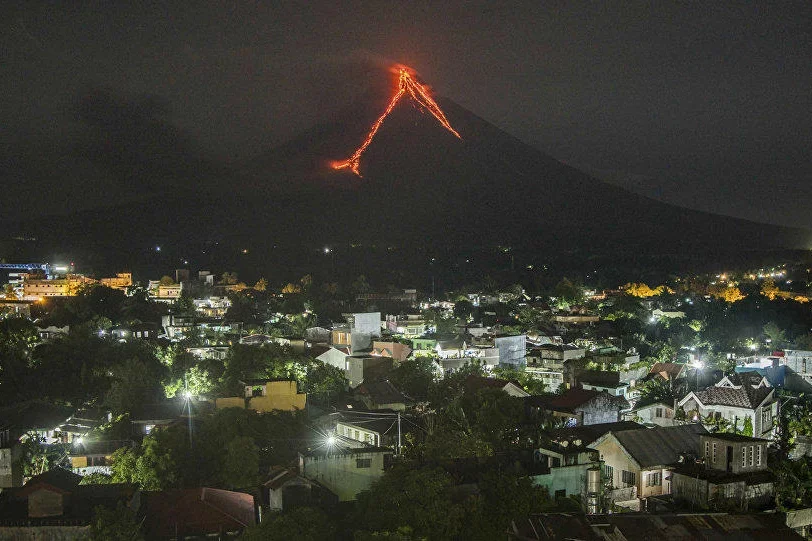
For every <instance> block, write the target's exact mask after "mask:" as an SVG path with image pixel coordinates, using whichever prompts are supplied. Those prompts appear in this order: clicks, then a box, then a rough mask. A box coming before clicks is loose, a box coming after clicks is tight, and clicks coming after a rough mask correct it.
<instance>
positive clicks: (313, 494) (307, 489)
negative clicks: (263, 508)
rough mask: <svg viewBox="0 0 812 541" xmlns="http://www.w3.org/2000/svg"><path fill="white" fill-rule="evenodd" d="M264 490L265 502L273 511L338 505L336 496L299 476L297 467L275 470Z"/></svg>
mask: <svg viewBox="0 0 812 541" xmlns="http://www.w3.org/2000/svg"><path fill="white" fill-rule="evenodd" d="M262 488H263V492H264V494H263V496H264V499H265V502H266V503H267V506H268V509H270V510H271V511H283V510H285V509H291V508H294V507H300V506H310V507H330V506H333V505H335V504H336V503H338V498H337V497H336V495H335V494H333V493H332V492H330V491H329V490H327V489H326V488H324V487H322V486H321V485H319V484H318V483H316V482H315V481H312V480H310V479H306V478H304V477H302V476H301V475H299V470H298V469H297V468H295V467H292V468H282V467H275V468H273V469H272V470H271V473H270V475H269V476H268V480H267V481H266V482H265V483H263V485H262Z"/></svg>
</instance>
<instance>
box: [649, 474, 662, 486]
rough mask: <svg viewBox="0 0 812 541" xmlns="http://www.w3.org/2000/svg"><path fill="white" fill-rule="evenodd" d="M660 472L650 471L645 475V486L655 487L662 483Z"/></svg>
mask: <svg viewBox="0 0 812 541" xmlns="http://www.w3.org/2000/svg"><path fill="white" fill-rule="evenodd" d="M662 475H663V474H662V472H652V473H649V474H648V475H647V476H646V486H649V487H656V486H660V485H662V484H663V477H662Z"/></svg>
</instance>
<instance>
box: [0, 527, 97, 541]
mask: <svg viewBox="0 0 812 541" xmlns="http://www.w3.org/2000/svg"><path fill="white" fill-rule="evenodd" d="M89 531H90V526H27V527H21V528H0V538H2V539H4V540H5V541H68V540H73V539H86V538H87V537H86V536H87V535H88V532H89Z"/></svg>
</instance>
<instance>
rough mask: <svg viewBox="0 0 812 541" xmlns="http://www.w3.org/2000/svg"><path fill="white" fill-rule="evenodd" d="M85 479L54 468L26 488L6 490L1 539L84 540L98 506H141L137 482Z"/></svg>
mask: <svg viewBox="0 0 812 541" xmlns="http://www.w3.org/2000/svg"><path fill="white" fill-rule="evenodd" d="M81 480H82V477H81V476H80V475H76V474H74V473H71V472H69V471H67V470H63V469H62V468H53V469H51V470H48V471H46V472H45V473H42V474H40V475H36V476H34V477H32V478H31V479H29V480H28V482H27V483H26V484H25V485H23V486H22V487H17V488H10V489H5V490H4V491H3V495H2V499H0V538H2V539H81V538H83V537H84V536H85V535H86V534H87V531H88V527H89V526H90V523H91V521H92V520H93V517H94V514H95V510H96V508H97V507H99V506H102V507H106V508H107V509H116V508H117V507H118V505H119V504H121V505H126V506H128V507H130V508H131V509H133V510H135V509H136V508H137V498H136V495H137V488H136V486H135V485H130V484H123V483H122V484H107V485H80V484H79V482H80V481H81Z"/></svg>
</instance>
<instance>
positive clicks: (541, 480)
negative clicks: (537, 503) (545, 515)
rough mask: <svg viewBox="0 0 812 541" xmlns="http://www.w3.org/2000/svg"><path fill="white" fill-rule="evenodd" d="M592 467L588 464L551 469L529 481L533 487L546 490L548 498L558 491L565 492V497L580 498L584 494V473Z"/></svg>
mask: <svg viewBox="0 0 812 541" xmlns="http://www.w3.org/2000/svg"><path fill="white" fill-rule="evenodd" d="M593 466H594V464H592V463H588V464H575V465H573V466H560V467H557V468H551V469H550V473H547V474H543V475H533V476H531V480H532V481H533V484H534V485H536V486H540V487H544V488H546V489H547V492H548V494H549V495H550V497H553V496H555V493H556V491H559V490H565V491H566V495H567V496H574V495H577V496H580V495H582V494H584V493H585V492H586V476H587V473H586V471H587V470H588V469H589V468H592V467H593Z"/></svg>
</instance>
